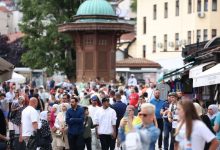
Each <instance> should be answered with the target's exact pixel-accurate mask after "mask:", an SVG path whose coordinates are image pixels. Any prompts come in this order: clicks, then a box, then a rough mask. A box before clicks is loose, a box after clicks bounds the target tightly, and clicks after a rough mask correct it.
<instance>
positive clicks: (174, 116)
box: [168, 92, 179, 150]
mask: <svg viewBox="0 0 220 150" xmlns="http://www.w3.org/2000/svg"><path fill="white" fill-rule="evenodd" d="M169 96H170V99H171V104H170V106H169V109H168V110H169V112H168V120H169V122H171V123H172V132H171V142H170V150H174V142H175V139H174V138H175V136H174V134H175V131H176V128H177V126H178V121H179V120H178V119H179V117H178V112H177V103H178V95H177V93H176V92H171V93H169Z"/></svg>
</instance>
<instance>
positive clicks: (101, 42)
mask: <svg viewBox="0 0 220 150" xmlns="http://www.w3.org/2000/svg"><path fill="white" fill-rule="evenodd" d="M99 45H107V40H104V39H100V40H99Z"/></svg>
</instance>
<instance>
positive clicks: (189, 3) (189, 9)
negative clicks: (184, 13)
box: [188, 0, 192, 14]
mask: <svg viewBox="0 0 220 150" xmlns="http://www.w3.org/2000/svg"><path fill="white" fill-rule="evenodd" d="M191 13H192V0H188V14H191Z"/></svg>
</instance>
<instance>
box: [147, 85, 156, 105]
mask: <svg viewBox="0 0 220 150" xmlns="http://www.w3.org/2000/svg"><path fill="white" fill-rule="evenodd" d="M147 94H148V102H150V101H151V100H152V99H153V98H154V83H152V82H151V83H150V85H149V87H148V88H147Z"/></svg>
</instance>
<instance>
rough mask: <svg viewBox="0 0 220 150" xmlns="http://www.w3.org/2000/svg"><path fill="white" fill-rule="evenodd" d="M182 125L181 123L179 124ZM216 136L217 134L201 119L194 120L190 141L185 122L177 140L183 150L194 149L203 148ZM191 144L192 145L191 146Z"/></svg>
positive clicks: (200, 149) (199, 149)
mask: <svg viewBox="0 0 220 150" xmlns="http://www.w3.org/2000/svg"><path fill="white" fill-rule="evenodd" d="M179 125H180V124H179ZM214 138H215V135H214V134H213V133H212V132H211V131H210V130H209V128H208V127H207V126H206V125H205V124H204V123H203V122H202V121H200V120H195V121H193V130H192V134H191V139H190V141H189V140H187V138H186V126H185V123H184V124H183V126H182V128H181V129H180V131H179V134H177V136H176V141H177V142H179V146H180V149H181V150H186V149H187V148H189V149H190V148H191V149H192V150H203V149H204V147H205V143H206V142H207V143H209V142H211V141H212V140H213V139H214ZM190 145H191V147H189V146H190Z"/></svg>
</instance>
